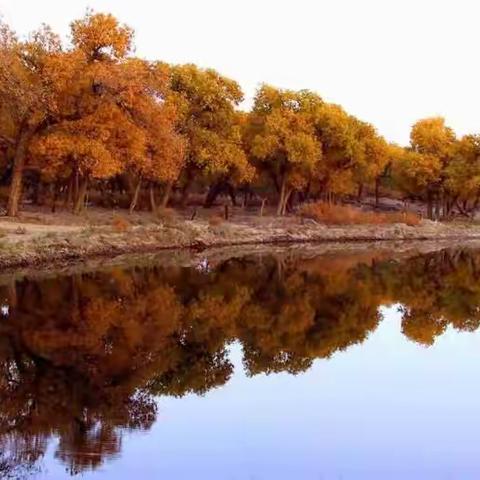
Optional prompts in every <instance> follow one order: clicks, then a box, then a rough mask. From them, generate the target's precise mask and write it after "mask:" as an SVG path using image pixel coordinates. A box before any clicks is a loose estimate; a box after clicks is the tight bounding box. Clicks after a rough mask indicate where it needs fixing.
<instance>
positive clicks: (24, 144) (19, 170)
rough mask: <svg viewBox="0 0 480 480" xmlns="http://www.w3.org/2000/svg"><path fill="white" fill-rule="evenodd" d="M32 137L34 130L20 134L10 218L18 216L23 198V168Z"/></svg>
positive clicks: (8, 211) (14, 169) (14, 163)
mask: <svg viewBox="0 0 480 480" xmlns="http://www.w3.org/2000/svg"><path fill="white" fill-rule="evenodd" d="M32 136H33V129H32V128H28V129H25V130H24V131H23V132H22V133H21V134H20V137H19V139H18V142H17V145H16V149H15V155H14V156H13V171H12V181H11V184H10V194H9V196H8V204H7V215H8V216H9V217H16V216H17V215H18V207H19V204H20V199H21V197H22V181H23V168H24V166H25V158H26V156H27V150H28V145H29V143H30V139H31V138H32Z"/></svg>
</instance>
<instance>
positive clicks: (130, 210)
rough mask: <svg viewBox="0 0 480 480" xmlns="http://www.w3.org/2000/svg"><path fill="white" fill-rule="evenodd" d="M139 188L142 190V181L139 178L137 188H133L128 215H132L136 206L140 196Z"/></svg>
mask: <svg viewBox="0 0 480 480" xmlns="http://www.w3.org/2000/svg"><path fill="white" fill-rule="evenodd" d="M141 188H142V179H141V178H139V179H138V183H137V186H136V187H135V192H134V193H133V197H132V201H131V202H130V209H129V212H130V214H132V213H133V211H134V210H135V207H136V206H137V202H138V196H139V195H140V189H141Z"/></svg>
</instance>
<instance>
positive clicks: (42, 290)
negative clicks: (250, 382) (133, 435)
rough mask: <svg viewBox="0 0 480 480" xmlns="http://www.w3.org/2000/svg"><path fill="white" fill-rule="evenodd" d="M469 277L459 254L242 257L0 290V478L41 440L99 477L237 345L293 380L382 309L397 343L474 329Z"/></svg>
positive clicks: (362, 334) (262, 366)
mask: <svg viewBox="0 0 480 480" xmlns="http://www.w3.org/2000/svg"><path fill="white" fill-rule="evenodd" d="M477 265H478V255H477V254H475V253H472V252H469V251H463V252H450V251H445V252H440V253H436V254H430V255H426V256H418V257H416V258H411V259H408V260H405V261H402V262H392V261H378V260H375V259H374V258H372V257H364V258H355V257H354V256H350V257H328V256H323V257H319V258H317V259H313V260H312V259H310V260H308V261H300V260H295V259H291V258H290V259H286V258H280V257H279V258H263V259H262V261H261V262H259V261H258V260H257V259H254V258H245V259H241V260H231V261H228V262H225V263H224V264H222V265H220V266H219V267H218V268H217V269H215V270H213V271H208V272H199V271H197V270H193V269H181V268H170V269H162V268H159V267H157V266H152V267H151V268H145V269H131V270H128V271H124V270H120V269H117V270H113V271H110V272H104V273H93V274H86V275H77V276H72V277H68V278H50V279H47V280H44V281H41V282H33V281H29V280H24V281H21V282H19V283H17V284H16V285H9V286H7V287H5V288H0V298H1V299H4V300H2V302H3V301H4V302H6V303H5V305H6V304H8V306H9V308H8V311H6V310H4V313H2V314H1V317H0V320H1V321H0V451H2V452H6V453H4V454H3V456H0V475H2V469H3V472H4V473H3V475H4V476H7V475H8V474H11V472H12V471H14V470H15V469H17V468H19V466H22V468H28V466H30V467H33V466H34V465H35V462H37V460H38V459H39V458H41V457H42V455H43V454H44V453H45V449H46V446H47V444H48V441H49V438H51V436H52V435H54V436H56V437H58V439H59V443H58V448H57V452H56V456H57V458H59V459H60V460H61V461H62V462H64V463H65V464H66V465H68V468H69V470H70V471H71V472H72V473H76V472H80V471H83V470H85V469H91V468H95V467H97V466H98V465H100V464H101V463H102V462H103V461H104V460H105V459H107V458H111V457H114V456H115V455H117V454H118V453H119V451H120V449H121V443H122V434H123V432H124V431H126V430H139V429H148V428H150V426H151V425H152V423H153V422H154V420H155V418H156V404H155V401H154V395H158V394H164V395H174V396H182V395H185V394H187V393H197V394H203V393H205V392H207V391H208V390H210V389H212V388H214V387H216V386H219V385H223V384H225V383H226V382H227V381H228V379H229V378H230V376H231V374H232V371H233V366H232V364H231V363H230V361H229V359H228V346H229V344H230V343H231V342H232V341H235V340H237V341H239V342H240V343H241V344H242V346H243V352H244V365H245V368H246V370H247V372H248V373H249V374H250V375H255V374H257V373H261V372H264V373H271V372H279V371H287V372H291V373H297V372H301V371H304V370H306V369H307V368H309V366H310V365H311V363H312V361H313V360H314V359H316V358H329V357H330V356H331V355H333V354H334V353H335V352H338V351H341V350H344V349H346V348H348V347H349V346H351V345H353V344H356V343H360V342H362V341H364V340H365V339H366V338H367V336H368V335H369V333H370V332H372V331H374V330H375V328H376V327H377V325H378V322H379V321H380V316H379V313H378V307H379V305H382V304H385V303H387V304H388V303H400V304H401V305H402V307H401V308H402V311H403V319H402V330H403V332H404V334H405V335H407V336H408V337H409V338H411V339H412V340H415V341H417V342H420V343H423V344H426V345H430V344H432V343H433V342H434V340H435V338H436V337H437V336H438V335H440V334H441V333H442V332H444V331H445V329H446V328H447V327H448V326H449V325H452V326H453V327H455V328H457V329H461V330H468V331H471V330H474V329H476V328H478V325H479V321H480V313H479V311H480V282H479V279H480V271H479V269H478V268H477ZM8 472H10V473H8ZM15 475H16V474H13V476H15ZM17 476H18V475H17Z"/></svg>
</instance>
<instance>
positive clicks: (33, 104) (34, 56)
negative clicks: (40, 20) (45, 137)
mask: <svg viewBox="0 0 480 480" xmlns="http://www.w3.org/2000/svg"><path fill="white" fill-rule="evenodd" d="M61 55H62V51H61V44H60V40H59V38H58V37H57V36H56V35H55V34H54V33H53V32H52V31H51V30H50V28H49V27H47V26H43V27H42V28H41V29H40V30H38V31H36V32H34V33H32V34H31V35H30V36H29V38H28V39H27V40H19V39H18V38H17V36H16V35H15V34H14V32H12V31H11V30H10V29H9V27H8V26H7V25H5V24H1V25H0V105H1V107H0V109H1V111H2V120H3V121H2V123H1V126H0V135H1V138H2V140H3V142H6V143H7V144H8V145H9V146H11V147H12V149H11V150H12V159H11V162H12V176H11V185H10V196H9V200H8V206H7V214H8V215H10V216H15V215H17V213H18V205H19V202H20V198H21V194H22V177H23V170H24V165H25V161H26V158H27V155H28V149H29V145H30V142H31V140H32V138H33V137H34V135H35V134H36V133H37V132H39V131H41V130H42V129H44V128H46V127H47V126H48V125H49V124H52V123H54V122H55V121H57V120H58V118H59V117H60V114H61V112H60V111H59V108H58V102H57V98H58V95H59V94H61V91H62V88H63V87H64V86H65V83H64V74H65V72H64V68H65V67H64V66H62V64H61V63H59V62H58V61H57V60H58V59H59V57H60V56H61Z"/></svg>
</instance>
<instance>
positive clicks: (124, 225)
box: [112, 215, 132, 232]
mask: <svg viewBox="0 0 480 480" xmlns="http://www.w3.org/2000/svg"><path fill="white" fill-rule="evenodd" d="M131 226H132V225H131V223H130V222H129V221H128V220H127V219H126V218H124V217H122V216H120V215H115V216H114V217H113V220H112V227H113V229H114V230H115V231H116V232H126V231H127V230H130V228H131Z"/></svg>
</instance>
